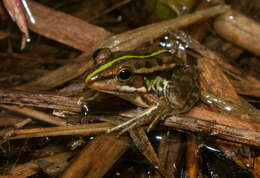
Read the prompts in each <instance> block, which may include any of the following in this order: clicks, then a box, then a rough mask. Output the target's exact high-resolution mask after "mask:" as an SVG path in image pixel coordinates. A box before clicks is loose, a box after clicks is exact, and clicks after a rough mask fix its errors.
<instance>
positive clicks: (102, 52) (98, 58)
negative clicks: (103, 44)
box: [93, 48, 112, 64]
mask: <svg viewBox="0 0 260 178" xmlns="http://www.w3.org/2000/svg"><path fill="white" fill-rule="evenodd" d="M111 54H112V53H111V51H110V49H109V48H99V49H97V50H96V51H95V52H94V53H93V59H94V64H100V63H101V62H103V61H105V60H106V59H109V58H110V57H111Z"/></svg>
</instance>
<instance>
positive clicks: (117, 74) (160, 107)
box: [85, 45, 200, 134]
mask: <svg viewBox="0 0 260 178" xmlns="http://www.w3.org/2000/svg"><path fill="white" fill-rule="evenodd" d="M162 46H163V45H161V46H150V47H147V48H146V49H142V50H136V51H127V52H111V51H110V50H109V49H108V48H104V49H99V50H97V51H96V52H95V53H94V59H95V63H96V67H95V68H94V69H93V70H92V71H91V72H90V73H89V74H88V75H87V77H86V78H85V83H86V85H87V86H88V87H89V88H91V89H94V90H97V91H100V92H104V93H109V94H114V95H117V96H119V97H121V98H123V99H125V100H128V101H129V102H131V103H133V104H134V105H136V106H138V107H139V108H141V109H139V111H138V112H137V113H136V114H134V115H131V116H129V117H130V119H129V120H127V121H126V122H124V123H120V124H119V125H117V126H115V127H114V128H112V129H110V130H109V131H108V132H112V131H115V130H121V132H120V134H122V133H124V132H126V131H128V130H129V129H132V128H136V127H139V126H141V125H144V124H150V125H149V127H148V129H147V130H148V131H150V130H151V129H152V128H153V127H154V126H155V125H156V124H157V122H158V121H159V120H162V119H164V118H165V117H166V116H167V115H168V114H181V113H184V112H187V111H188V110H190V109H191V108H192V107H193V106H194V104H196V103H197V101H198V100H199V98H200V89H199V74H198V70H197V69H196V67H195V66H194V65H187V64H185V62H184V61H183V60H182V59H181V58H180V57H178V56H177V55H176V54H175V51H174V50H172V49H171V46H168V48H164V47H162Z"/></svg>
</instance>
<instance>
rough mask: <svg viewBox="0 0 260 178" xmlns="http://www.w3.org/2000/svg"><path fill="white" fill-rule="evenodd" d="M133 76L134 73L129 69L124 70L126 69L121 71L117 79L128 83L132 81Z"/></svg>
mask: <svg viewBox="0 0 260 178" xmlns="http://www.w3.org/2000/svg"><path fill="white" fill-rule="evenodd" d="M131 75H132V72H131V71H130V70H129V69H127V68H124V69H121V70H120V71H119V72H118V74H117V78H118V79H119V80H120V81H126V80H128V79H130V77H131Z"/></svg>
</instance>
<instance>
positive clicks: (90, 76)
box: [85, 49, 168, 84]
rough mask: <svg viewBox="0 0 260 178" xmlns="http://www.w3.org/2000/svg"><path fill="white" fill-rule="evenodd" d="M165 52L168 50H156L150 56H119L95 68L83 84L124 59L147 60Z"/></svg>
mask: <svg viewBox="0 0 260 178" xmlns="http://www.w3.org/2000/svg"><path fill="white" fill-rule="evenodd" d="M165 52H168V50H166V49H162V50H158V51H156V52H153V53H151V54H148V55H141V56H135V55H124V56H121V57H119V58H116V59H114V60H112V61H110V62H108V63H106V64H104V65H102V66H100V67H99V68H97V70H95V71H93V72H92V73H90V74H89V75H88V76H87V77H86V79H85V83H86V84H88V82H89V80H90V79H91V78H92V77H93V76H95V75H96V74H98V73H99V72H102V71H104V70H105V69H107V68H109V67H110V66H112V65H113V64H114V63H115V62H118V61H122V60H126V59H131V58H136V59H145V58H149V57H153V56H157V55H159V54H161V53H165Z"/></svg>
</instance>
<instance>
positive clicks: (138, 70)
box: [85, 49, 168, 95]
mask: <svg viewBox="0 0 260 178" xmlns="http://www.w3.org/2000/svg"><path fill="white" fill-rule="evenodd" d="M162 53H168V51H167V50H164V49H162V50H157V51H156V52H152V53H149V54H145V55H132V54H133V52H116V53H111V52H109V51H108V49H104V50H98V51H97V53H95V54H94V59H96V61H97V66H96V67H95V69H94V70H93V71H91V72H90V73H89V74H88V75H87V77H86V78H85V83H86V85H87V86H88V87H89V88H92V89H94V90H98V91H101V92H105V93H111V94H116V95H124V94H137V93H145V92H147V89H146V87H145V79H144V74H146V75H147V74H150V73H152V72H154V71H156V70H158V69H161V68H162V67H163V66H164V65H165V67H168V66H167V64H164V63H162V61H161V60H160V58H159V57H158V56H159V55H160V54H162ZM156 57H157V58H156ZM158 63H159V64H158Z"/></svg>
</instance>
